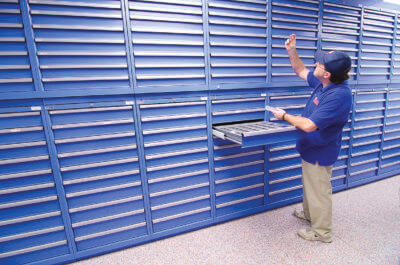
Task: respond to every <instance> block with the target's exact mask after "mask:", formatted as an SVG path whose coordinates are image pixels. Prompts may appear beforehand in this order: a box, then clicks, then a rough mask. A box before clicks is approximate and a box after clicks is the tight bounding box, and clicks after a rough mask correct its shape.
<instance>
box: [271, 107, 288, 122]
mask: <svg viewBox="0 0 400 265" xmlns="http://www.w3.org/2000/svg"><path fill="white" fill-rule="evenodd" d="M275 109H276V111H272V110H271V112H272V113H273V114H274V116H275V118H277V119H278V120H282V119H283V114H285V113H286V111H284V110H283V109H280V108H275Z"/></svg>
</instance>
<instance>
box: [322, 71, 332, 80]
mask: <svg viewBox="0 0 400 265" xmlns="http://www.w3.org/2000/svg"><path fill="white" fill-rule="evenodd" d="M331 75H332V74H331V73H329V72H327V71H325V72H324V78H326V79H331Z"/></svg>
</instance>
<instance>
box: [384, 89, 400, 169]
mask: <svg viewBox="0 0 400 265" xmlns="http://www.w3.org/2000/svg"><path fill="white" fill-rule="evenodd" d="M398 88H399V87H398V85H396V86H394V87H393V89H391V90H389V91H388V97H387V110H386V121H385V129H384V137H383V148H382V160H381V165H380V170H381V172H382V173H387V172H390V171H392V170H395V169H397V168H398V167H399V164H400V119H399V117H400V90H398Z"/></svg>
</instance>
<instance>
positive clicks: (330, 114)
mask: <svg viewBox="0 0 400 265" xmlns="http://www.w3.org/2000/svg"><path fill="white" fill-rule="evenodd" d="M350 105H351V99H348V98H346V95H343V94H342V95H340V94H339V95H337V94H336V95H334V96H333V95H332V96H327V97H326V98H325V99H324V100H323V101H322V102H320V104H319V106H318V107H317V108H316V110H315V111H314V112H313V113H312V114H311V116H310V117H309V119H310V120H312V121H313V122H314V123H315V125H317V127H318V128H319V129H324V128H327V127H329V126H331V125H334V124H336V123H343V122H346V121H347V119H348V115H349V112H350Z"/></svg>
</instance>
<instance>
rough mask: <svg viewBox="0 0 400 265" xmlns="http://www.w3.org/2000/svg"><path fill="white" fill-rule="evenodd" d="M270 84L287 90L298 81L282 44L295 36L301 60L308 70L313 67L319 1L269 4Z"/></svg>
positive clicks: (285, 0) (278, 0) (284, 0)
mask: <svg viewBox="0 0 400 265" xmlns="http://www.w3.org/2000/svg"><path fill="white" fill-rule="evenodd" d="M269 2H270V5H271V6H270V10H271V11H270V13H269V14H270V16H271V18H270V20H271V26H270V35H269V38H270V39H271V45H270V49H271V60H270V64H271V82H272V83H276V84H278V85H280V86H287V85H285V84H287V83H288V82H298V81H299V79H298V77H297V76H296V74H295V73H294V72H293V70H292V67H291V65H290V60H289V55H288V54H287V51H286V48H285V45H284V44H285V41H286V39H288V37H289V35H290V34H296V39H297V41H296V46H297V51H298V54H299V57H300V59H301V60H302V61H303V62H304V65H305V66H306V67H308V68H310V69H312V68H313V67H314V64H315V63H314V53H315V52H316V51H317V47H318V31H319V22H318V20H319V1H313V0H312V1H296V0H271V1H269Z"/></svg>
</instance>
